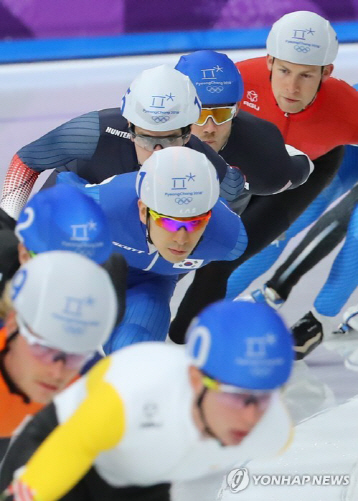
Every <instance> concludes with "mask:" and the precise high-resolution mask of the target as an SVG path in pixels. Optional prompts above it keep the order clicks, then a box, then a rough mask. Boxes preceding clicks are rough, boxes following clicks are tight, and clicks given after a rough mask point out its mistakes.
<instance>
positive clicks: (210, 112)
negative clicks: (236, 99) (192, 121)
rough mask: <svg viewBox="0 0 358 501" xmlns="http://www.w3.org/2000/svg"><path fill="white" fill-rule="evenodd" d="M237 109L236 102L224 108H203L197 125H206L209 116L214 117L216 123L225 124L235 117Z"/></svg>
mask: <svg viewBox="0 0 358 501" xmlns="http://www.w3.org/2000/svg"><path fill="white" fill-rule="evenodd" d="M236 110H237V108H236V104H234V106H224V107H222V108H201V114H200V117H199V120H198V121H197V122H196V125H205V124H206V122H207V121H208V120H209V118H212V119H213V121H214V123H215V124H216V125H221V124H224V123H225V122H229V121H230V120H232V119H233V118H234V116H235V113H236Z"/></svg>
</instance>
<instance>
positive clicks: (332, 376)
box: [0, 44, 358, 501]
mask: <svg viewBox="0 0 358 501" xmlns="http://www.w3.org/2000/svg"><path fill="white" fill-rule="evenodd" d="M227 54H228V55H229V56H230V57H231V58H232V59H233V60H234V61H237V60H242V59H246V58H248V57H256V56H258V55H263V54H264V52H263V51H260V50H251V51H228V52H227ZM179 56H180V54H174V55H163V56H146V57H143V56H140V57H132V58H127V57H124V58H109V59H95V60H81V61H69V62H62V61H59V62H51V63H33V64H17V65H11V64H10V65H2V66H1V67H0V74H1V78H0V86H1V94H2V112H1V116H0V127H1V136H0V137H1V139H0V141H1V153H2V155H1V167H0V183H1V185H2V183H3V179H4V176H5V173H6V170H7V167H8V164H9V162H10V160H11V157H12V155H13V154H14V153H15V152H16V151H17V150H18V149H19V148H20V147H21V146H22V145H24V144H27V143H28V142H30V141H32V140H34V139H36V138H38V137H39V136H41V135H42V134H44V133H46V132H47V131H48V130H50V129H52V128H54V127H56V126H57V125H59V124H61V123H63V122H64V121H67V120H69V119H71V118H73V117H75V116H77V115H80V114H82V113H86V112H88V111H91V110H95V109H102V108H110V107H117V106H120V102H121V96H122V95H123V93H124V92H125V90H126V89H127V87H128V84H129V83H130V82H131V80H133V78H134V77H135V76H136V75H137V74H138V73H139V72H140V71H142V70H143V69H146V68H149V67H152V66H156V65H158V64H163V63H167V64H170V65H174V64H175V63H176V62H177V60H178V58H179ZM357 61H358V45H353V44H352V45H344V46H341V48H340V53H339V56H338V59H337V62H336V65H335V71H334V76H337V77H339V78H342V79H344V80H346V81H347V82H348V83H350V84H355V83H357V82H358V65H357ZM337 106H339V103H337ZM357 168H358V166H357ZM44 179H45V175H41V176H40V179H39V181H38V182H37V184H36V186H35V189H37V188H38V187H39V186H40V185H41V184H42V182H43V181H44ZM301 237H302V235H298V236H297V237H296V238H295V239H293V241H292V242H291V243H290V244H289V245H288V247H287V248H286V250H285V252H284V254H283V255H282V256H281V259H280V261H279V262H281V261H282V260H283V259H284V257H285V256H287V254H288V252H289V251H290V249H292V247H293V245H294V244H295V243H296V242H297V241H298V240H299V239H300V238H301ZM337 250H338V249H336V250H335V252H333V253H332V254H330V255H329V256H328V257H327V258H326V259H324V260H323V261H322V262H321V263H319V264H318V265H317V266H316V267H315V268H314V270H313V271H312V272H311V273H309V274H307V275H306V276H305V277H304V278H303V279H302V280H301V281H300V283H299V284H298V285H297V286H296V287H295V288H294V290H293V292H292V293H291V295H290V298H289V300H288V301H287V303H286V304H285V305H284V306H283V307H282V309H281V313H282V314H283V316H284V317H285V319H286V320H287V322H288V323H289V324H290V325H291V324H293V323H294V322H296V321H297V320H298V319H299V318H300V317H301V316H302V315H304V314H305V313H306V312H307V311H309V309H310V308H311V307H312V304H313V301H314V299H315V297H316V294H317V293H318V291H319V290H320V288H321V286H322V285H323V283H324V281H325V279H326V278H327V276H328V272H329V269H330V265H331V263H332V260H333V258H334V256H335V254H336V252H337ZM276 266H277V265H275V267H276ZM270 274H271V273H270V272H268V273H267V274H266V275H263V276H261V277H260V278H259V279H258V280H256V281H255V282H254V283H253V284H252V285H251V286H250V288H249V290H253V289H254V288H257V286H260V285H262V284H263V283H264V281H265V278H268V277H269V275H270ZM189 279H190V277H187V278H185V279H184V280H182V281H181V282H180V284H179V286H178V290H177V291H176V293H175V296H174V298H173V302H172V309H173V312H174V311H175V310H176V308H177V305H178V303H179V301H180V298H181V295H182V294H183V291H184V290H185V287H186V286H187V283H188V280H189ZM355 303H358V293H357V291H356V292H355V294H354V295H353V296H352V297H351V298H350V300H349V302H348V303H347V304H348V305H350V304H355ZM339 321H340V316H337V317H335V318H334V317H333V318H331V319H325V320H324V322H323V323H324V329H325V335H326V338H327V340H329V337H330V333H331V331H332V329H333V328H335V327H336V326H337V324H338V323H339ZM355 345H356V346H358V335H357V337H356V338H354V336H351V337H350V338H348V337H347V339H344V340H343V341H342V342H341V343H337V342H335V340H333V342H331V343H329V342H328V341H327V342H325V343H323V345H321V346H320V347H319V348H318V349H317V350H315V351H314V352H313V353H312V354H311V355H309V356H308V357H307V359H305V361H302V362H297V363H296V367H295V370H294V374H293V378H292V380H291V383H290V385H289V386H288V388H287V390H286V399H287V404H288V407H289V408H290V410H291V413H292V416H293V420H294V422H295V423H300V424H298V426H297V427H296V433H295V438H294V440H293V443H292V445H291V447H290V449H288V451H287V452H286V453H284V454H283V455H282V456H281V457H280V458H279V459H274V460H272V459H271V460H270V461H267V462H264V463H262V462H261V463H260V462H257V461H256V462H255V461H253V462H251V463H249V464H248V465H247V468H248V470H249V474H250V475H255V474H259V473H261V474H267V475H269V474H291V475H292V474H297V475H303V474H306V475H315V474H316V475H319V474H334V473H339V474H346V475H350V486H345V487H342V486H332V485H327V486H312V485H311V484H310V483H307V484H306V485H304V486H296V487H293V486H289V487H288V486H269V485H265V486H262V485H256V486H255V485H254V482H253V480H252V479H251V482H250V484H249V486H248V487H247V488H246V489H245V490H243V491H238V492H235V493H234V492H231V490H230V487H229V485H228V484H227V483H226V481H225V480H224V482H223V484H222V487H221V490H220V493H219V495H217V492H218V490H219V488H220V485H221V483H222V475H218V476H217V477H215V478H211V479H204V480H202V481H200V482H194V483H190V484H187V485H179V486H176V487H175V488H174V491H173V499H174V501H194V500H195V501H211V500H213V501H214V500H215V499H223V500H224V501H227V500H230V501H235V500H237V501H239V500H255V501H281V500H282V501H287V499H290V501H343V500H346V501H353V499H356V500H358V490H357V491H356V493H355V494H351V493H350V492H349V488H350V489H352V483H353V475H351V470H352V468H353V466H354V464H355V463H356V461H358V399H355V400H351V401H349V399H351V398H352V397H354V396H355V395H358V373H355V372H352V371H349V370H347V369H346V368H345V367H344V365H343V359H342V357H341V355H340V354H339V353H342V352H344V351H345V350H347V349H352V348H353V347H354V346H355ZM327 348H331V349H330V350H328V349H327ZM332 348H333V350H332ZM313 415H315V416H314V417H312V416H313ZM240 465H241V463H240V458H238V467H239V466H240ZM357 476H358V474H357Z"/></svg>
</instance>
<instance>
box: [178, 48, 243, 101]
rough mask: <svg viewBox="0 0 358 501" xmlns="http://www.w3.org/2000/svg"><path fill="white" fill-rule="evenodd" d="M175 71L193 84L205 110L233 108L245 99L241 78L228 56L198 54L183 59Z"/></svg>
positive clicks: (218, 53)
mask: <svg viewBox="0 0 358 501" xmlns="http://www.w3.org/2000/svg"><path fill="white" fill-rule="evenodd" d="M175 68H176V69H177V70H179V71H180V72H181V73H184V75H187V76H188V77H189V78H190V80H191V81H192V82H193V84H194V85H195V87H196V92H197V93H198V96H199V99H200V101H201V102H202V105H203V106H205V105H222V104H233V103H236V102H238V101H240V100H241V98H242V96H243V93H244V83H243V80H242V77H241V74H240V72H239V70H238V69H237V68H236V66H235V64H234V62H233V61H232V60H231V59H230V58H229V57H228V56H227V55H226V54H222V53H220V52H215V51H214V50H198V51H196V52H192V53H191V54H187V55H185V56H182V57H181V58H180V59H179V62H178V64H177V65H176V67H175Z"/></svg>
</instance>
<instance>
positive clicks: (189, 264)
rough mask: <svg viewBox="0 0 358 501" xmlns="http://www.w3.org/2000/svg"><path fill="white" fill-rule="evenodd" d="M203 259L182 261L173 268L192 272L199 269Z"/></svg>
mask: <svg viewBox="0 0 358 501" xmlns="http://www.w3.org/2000/svg"><path fill="white" fill-rule="evenodd" d="M203 262H204V259H183V261H180V263H175V264H173V268H180V269H182V270H184V269H185V270H193V269H195V268H200V266H201V265H202V264H203Z"/></svg>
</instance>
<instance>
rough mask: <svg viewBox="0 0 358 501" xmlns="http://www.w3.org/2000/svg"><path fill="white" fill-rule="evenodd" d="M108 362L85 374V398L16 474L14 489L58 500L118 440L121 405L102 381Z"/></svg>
mask: <svg viewBox="0 0 358 501" xmlns="http://www.w3.org/2000/svg"><path fill="white" fill-rule="evenodd" d="M110 365H111V358H109V357H107V358H105V359H103V360H101V361H100V362H99V363H98V364H97V365H95V367H94V368H93V369H92V370H91V371H90V372H89V373H88V376H87V379H86V386H87V393H88V394H87V396H86V398H85V399H84V400H83V401H82V403H81V404H80V405H79V406H78V407H77V408H76V409H75V410H74V412H73V414H72V415H71V416H70V417H69V419H68V420H67V421H64V422H63V423H62V424H60V425H59V426H57V427H56V428H55V429H54V431H53V432H52V433H50V435H48V437H47V438H46V440H45V441H44V442H43V444H41V446H40V447H39V449H37V450H36V452H35V453H34V454H33V456H32V457H31V459H30V460H29V462H28V463H27V464H26V465H25V467H24V469H23V470H20V472H19V474H18V475H16V478H15V481H14V485H13V487H14V489H15V490H16V488H19V486H20V488H21V489H23V490H28V491H30V492H31V494H32V496H33V500H34V501H51V500H53V499H60V498H61V497H62V496H64V495H65V494H66V493H67V492H68V491H69V490H70V489H72V488H73V487H74V486H75V485H76V484H77V483H78V482H79V480H81V478H82V477H83V476H84V475H85V474H86V473H87V471H88V470H89V469H90V467H91V466H92V463H93V461H94V460H95V458H96V457H97V455H98V454H99V453H101V452H104V451H106V450H108V449H111V448H113V447H114V446H115V445H116V444H117V443H118V442H119V441H120V440H121V438H122V436H123V434H124V431H125V417H124V404H123V401H122V399H121V397H120V396H119V394H118V393H117V391H116V390H115V388H114V387H113V386H112V385H111V384H110V383H109V382H107V381H106V380H105V375H106V373H107V370H108V368H109V367H110ZM70 390H71V388H70ZM98 409H101V412H98ZM44 472H46V474H45V475H44Z"/></svg>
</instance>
